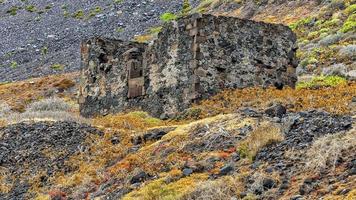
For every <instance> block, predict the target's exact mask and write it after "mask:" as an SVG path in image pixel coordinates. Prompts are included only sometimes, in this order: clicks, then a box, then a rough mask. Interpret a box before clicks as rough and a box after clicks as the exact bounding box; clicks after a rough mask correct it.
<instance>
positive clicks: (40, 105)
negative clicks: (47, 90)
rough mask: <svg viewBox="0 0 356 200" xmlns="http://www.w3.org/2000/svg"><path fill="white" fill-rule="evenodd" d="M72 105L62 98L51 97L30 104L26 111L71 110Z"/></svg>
mask: <svg viewBox="0 0 356 200" xmlns="http://www.w3.org/2000/svg"><path fill="white" fill-rule="evenodd" d="M71 109H72V106H71V105H69V104H68V103H67V102H65V101H64V100H63V99H60V98H49V99H43V100H41V101H37V102H34V103H32V104H30V105H29V106H28V107H27V109H26V111H28V112H42V111H64V112H67V111H70V110H71Z"/></svg>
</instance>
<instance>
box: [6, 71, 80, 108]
mask: <svg viewBox="0 0 356 200" xmlns="http://www.w3.org/2000/svg"><path fill="white" fill-rule="evenodd" d="M77 76H78V73H70V74H61V75H52V76H47V77H41V78H34V79H29V80H25V81H19V82H13V83H5V84H0V99H1V100H2V101H3V102H5V103H7V104H9V105H10V106H11V107H12V108H13V109H14V110H15V111H21V112H22V111H24V109H25V107H26V105H28V104H29V103H31V102H33V101H36V100H39V99H42V98H45V96H46V95H48V94H49V93H51V91H54V90H65V89H68V88H71V87H74V86H75V81H74V79H75V77H77ZM59 96H60V97H67V98H70V99H75V94H71V93H61V94H59Z"/></svg>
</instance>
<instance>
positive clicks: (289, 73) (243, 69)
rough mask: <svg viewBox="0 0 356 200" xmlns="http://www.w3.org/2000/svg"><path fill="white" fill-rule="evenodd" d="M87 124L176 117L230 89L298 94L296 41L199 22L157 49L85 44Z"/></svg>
mask: <svg viewBox="0 0 356 200" xmlns="http://www.w3.org/2000/svg"><path fill="white" fill-rule="evenodd" d="M81 51H82V65H83V72H82V73H83V75H82V83H81V88H80V99H79V101H80V111H81V114H82V115H84V116H92V115H96V114H100V115H105V114H109V113H115V112H121V111H124V110H127V109H141V110H145V111H148V112H149V113H151V114H152V115H154V116H160V117H162V118H165V117H171V116H173V115H174V114H175V113H176V112H179V111H182V110H183V109H186V108H188V107H189V105H190V104H191V103H192V102H196V101H199V100H201V99H205V98H207V97H209V96H211V95H213V94H216V93H217V92H219V91H221V90H223V89H226V88H243V87H250V86H265V87H268V86H275V87H277V88H282V87H283V86H285V85H287V86H291V87H294V84H295V82H296V76H295V68H296V66H297V64H298V63H297V60H296V57H295V51H296V36H295V34H294V33H293V32H292V31H291V30H290V29H289V28H288V27H286V26H283V25H275V24H266V23H262V22H254V21H250V20H244V19H238V18H233V17H216V16H213V15H200V14H195V15H192V16H188V17H185V18H181V19H179V20H178V21H177V22H172V23H169V24H166V25H165V26H164V28H163V30H162V32H161V33H160V34H159V35H158V38H157V39H156V40H155V41H154V42H153V43H151V44H149V45H147V44H139V43H134V42H124V41H119V40H112V39H103V38H94V39H90V40H87V41H85V42H83V43H82V47H81Z"/></svg>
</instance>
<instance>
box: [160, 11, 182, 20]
mask: <svg viewBox="0 0 356 200" xmlns="http://www.w3.org/2000/svg"><path fill="white" fill-rule="evenodd" d="M177 18H178V16H177V15H175V14H173V13H169V12H167V13H163V14H162V15H161V16H160V19H161V20H162V21H163V22H170V21H173V20H176V19H177Z"/></svg>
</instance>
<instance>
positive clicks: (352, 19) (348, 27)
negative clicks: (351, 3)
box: [340, 14, 356, 33]
mask: <svg viewBox="0 0 356 200" xmlns="http://www.w3.org/2000/svg"><path fill="white" fill-rule="evenodd" d="M355 30H356V14H352V15H350V16H349V17H348V18H347V20H346V21H345V23H344V25H342V28H341V30H340V31H341V32H343V33H347V32H349V31H355Z"/></svg>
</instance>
